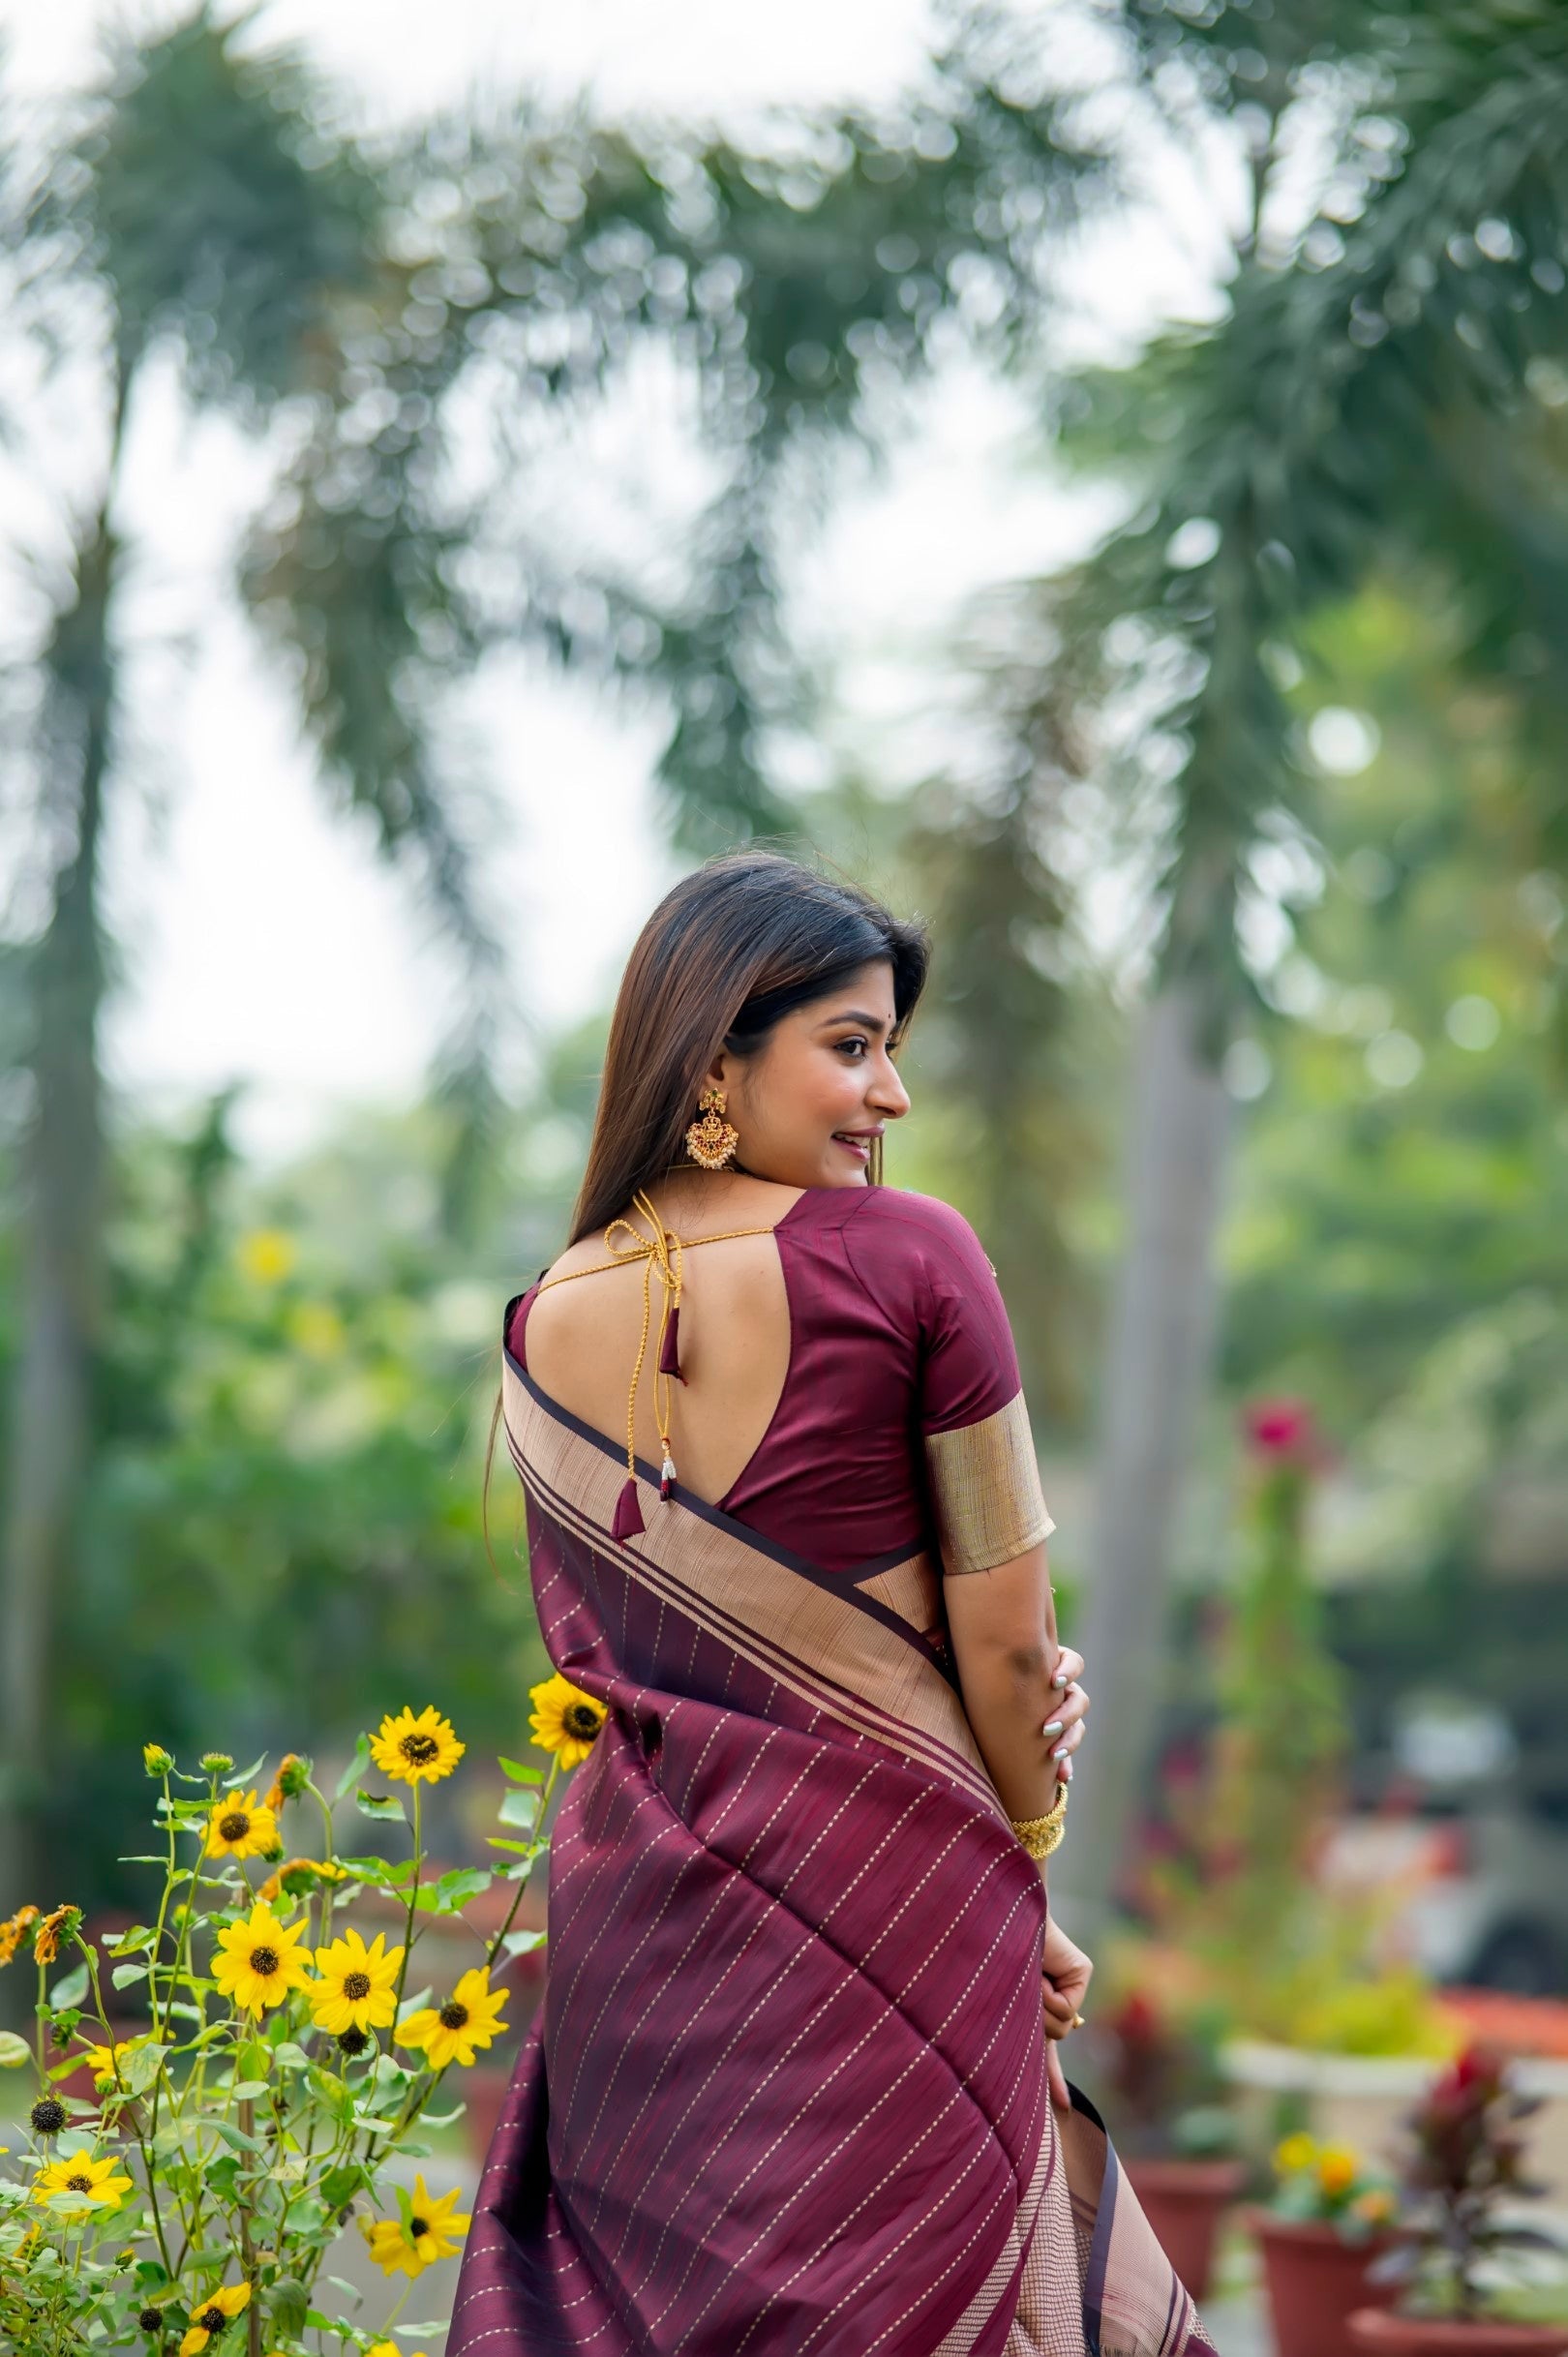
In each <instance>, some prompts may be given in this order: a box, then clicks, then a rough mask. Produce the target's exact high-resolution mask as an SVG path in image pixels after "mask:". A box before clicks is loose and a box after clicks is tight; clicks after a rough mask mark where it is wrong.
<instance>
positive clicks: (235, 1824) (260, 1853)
mask: <svg viewBox="0 0 1568 2357" xmlns="http://www.w3.org/2000/svg"><path fill="white" fill-rule="evenodd" d="M278 1846H279V1843H278V1820H277V1818H276V1817H274V1815H273V1813H272V1811H271V1809H269V1808H268V1806H267V1804H266V1802H265V1801H262V1802H261V1803H260V1804H259V1805H257V1802H256V1795H255V1793H240V1792H232V1793H226V1794H225V1795H224V1797H223V1798H222V1799H221V1800H220V1801H217V1802H216V1803H215V1804H214V1807H213V1812H212V1815H211V1817H210V1818H209V1819H208V1820H207V1847H206V1853H205V1855H206V1856H207V1857H208V1858H266V1857H268V1856H269V1855H270V1853H271V1852H272V1851H274V1850H276V1849H277V1848H278Z"/></svg>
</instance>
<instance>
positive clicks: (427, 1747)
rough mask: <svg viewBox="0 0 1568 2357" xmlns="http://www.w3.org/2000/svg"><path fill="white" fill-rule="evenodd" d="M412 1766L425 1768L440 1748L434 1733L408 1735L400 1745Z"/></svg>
mask: <svg viewBox="0 0 1568 2357" xmlns="http://www.w3.org/2000/svg"><path fill="white" fill-rule="evenodd" d="M398 1749H399V1750H400V1751H401V1752H402V1754H403V1756H404V1758H405V1759H406V1760H407V1762H408V1765H409V1766H410V1767H411V1768H425V1767H428V1766H429V1764H430V1762H431V1761H432V1760H434V1759H435V1757H436V1755H437V1752H438V1751H439V1750H440V1745H439V1743H437V1740H436V1738H435V1737H434V1736H433V1735H406V1736H405V1737H404V1738H403V1740H402V1742H401V1743H400V1744H399V1745H398Z"/></svg>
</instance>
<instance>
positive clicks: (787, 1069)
mask: <svg viewBox="0 0 1568 2357" xmlns="http://www.w3.org/2000/svg"><path fill="white" fill-rule="evenodd" d="M893 1022H894V1012H893V983H892V966H891V964H890V962H889V961H888V960H886V959H882V958H878V959H875V960H873V961H872V963H871V964H869V965H864V966H861V967H860V968H859V970H858V971H857V972H856V973H854V974H852V975H850V976H849V977H848V979H847V980H846V981H844V982H839V983H837V984H835V985H834V987H833V989H832V990H831V991H830V992H829V995H828V997H826V998H820V999H811V1000H808V1001H807V1003H806V1005H805V1006H803V1007H797V1008H795V1009H794V1011H793V1012H791V1013H789V1014H786V1015H784V1016H782V1017H781V1018H780V1019H779V1021H778V1022H777V1023H775V1024H774V1026H773V1028H772V1030H771V1031H770V1032H769V1036H768V1038H767V1040H766V1041H765V1042H764V1043H763V1045H762V1046H761V1047H760V1048H759V1049H758V1051H757V1053H756V1054H755V1055H754V1056H736V1055H732V1054H731V1053H730V1052H729V1050H728V1049H724V1050H721V1051H720V1054H719V1056H718V1059H717V1061H716V1063H715V1064H714V1066H713V1077H714V1079H715V1080H716V1081H717V1082H718V1084H719V1086H720V1088H722V1089H723V1091H724V1093H725V1095H726V1097H727V1099H728V1101H729V1110H728V1112H727V1114H726V1119H727V1120H729V1121H730V1122H732V1123H733V1124H734V1126H735V1127H736V1129H738V1130H739V1133H740V1143H739V1146H738V1147H737V1149H736V1160H737V1161H738V1162H739V1163H741V1164H742V1166H743V1167H744V1168H745V1169H747V1170H749V1171H751V1172H752V1173H753V1174H754V1175H755V1176H756V1177H757V1178H766V1179H773V1180H775V1181H776V1182H777V1183H778V1184H779V1185H780V1186H785V1187H863V1186H864V1185H865V1184H866V1182H867V1178H868V1175H869V1172H868V1167H867V1166H868V1164H869V1163H870V1159H871V1141H872V1139H873V1138H874V1137H877V1136H879V1135H880V1134H881V1133H882V1131H883V1130H884V1128H885V1127H886V1125H887V1124H888V1123H889V1122H890V1121H898V1120H901V1119H902V1117H903V1115H904V1114H905V1113H907V1112H908V1111H909V1092H908V1090H907V1089H906V1088H905V1086H904V1084H903V1082H902V1081H901V1080H900V1079H899V1077H898V1074H897V1073H896V1071H895V1070H894V1068H893V1064H892V1059H891V1057H890V1054H889V1041H890V1039H891V1037H892V1030H893Z"/></svg>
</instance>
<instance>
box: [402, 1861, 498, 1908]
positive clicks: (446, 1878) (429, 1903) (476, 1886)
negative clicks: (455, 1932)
mask: <svg viewBox="0 0 1568 2357" xmlns="http://www.w3.org/2000/svg"><path fill="white" fill-rule="evenodd" d="M494 1880H495V1877H494V1876H493V1875H491V1874H487V1873H486V1872H485V1869H484V1868H483V1867H482V1866H454V1867H453V1868H452V1870H451V1872H450V1873H448V1874H442V1875H438V1876H437V1879H436V1881H435V1882H433V1883H426V1884H425V1885H424V1887H423V1888H422V1889H420V1891H419V1893H418V1895H417V1896H416V1898H415V1899H414V1906H415V1908H416V1909H417V1910H418V1912H419V1913H420V1914H421V1915H455V1914H456V1913H457V1911H458V1909H459V1908H460V1907H461V1906H462V1904H463V1902H464V1900H465V1899H469V1898H473V1897H474V1896H475V1895H476V1894H477V1893H478V1892H479V1891H481V1890H488V1889H490V1886H491V1884H492V1882H493V1881H494Z"/></svg>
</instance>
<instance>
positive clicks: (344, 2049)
mask: <svg viewBox="0 0 1568 2357" xmlns="http://www.w3.org/2000/svg"><path fill="white" fill-rule="evenodd" d="M369 2044H370V2032H369V2031H368V2030H355V2029H353V2028H349V2029H347V2030H340V2031H339V2032H338V2051H339V2053H340V2054H347V2055H349V2056H353V2055H355V2054H363V2053H364V2051H365V2048H366V2047H367V2046H368V2045H369Z"/></svg>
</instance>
